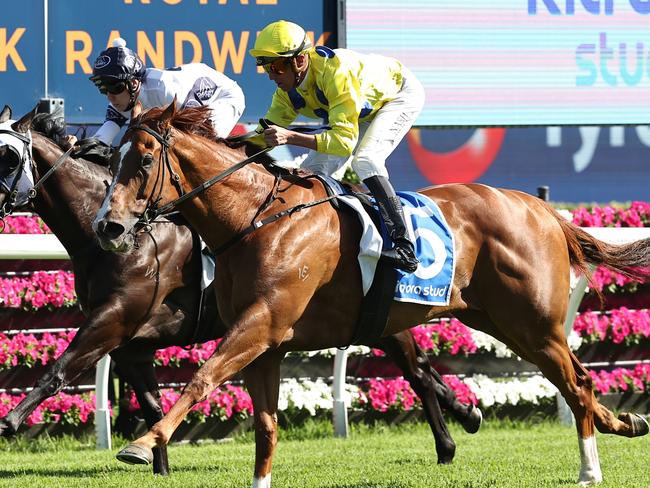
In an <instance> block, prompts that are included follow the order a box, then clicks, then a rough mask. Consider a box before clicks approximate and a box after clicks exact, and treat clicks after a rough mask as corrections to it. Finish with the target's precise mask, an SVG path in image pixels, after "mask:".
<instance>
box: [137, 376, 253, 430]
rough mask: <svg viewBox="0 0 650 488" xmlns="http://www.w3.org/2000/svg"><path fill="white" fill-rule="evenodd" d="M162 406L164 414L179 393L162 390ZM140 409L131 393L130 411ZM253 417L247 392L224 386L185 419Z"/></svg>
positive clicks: (232, 386)
mask: <svg viewBox="0 0 650 488" xmlns="http://www.w3.org/2000/svg"><path fill="white" fill-rule="evenodd" d="M160 393H161V404H162V409H163V412H164V413H167V412H168V411H169V409H170V408H171V407H172V406H173V405H174V403H176V401H177V400H178V398H179V397H180V396H181V394H180V392H179V391H176V390H173V389H164V390H161V392H160ZM139 409H140V404H139V403H138V399H137V398H136V397H135V393H133V392H132V393H131V397H130V399H129V410H131V411H135V410H139ZM251 415H253V402H252V400H251V397H250V396H249V395H248V393H247V392H246V390H244V389H243V388H241V387H239V386H234V385H224V386H221V387H219V388H217V389H216V390H214V391H213V392H212V393H210V395H209V396H208V398H207V399H206V400H204V401H202V402H200V403H198V404H196V405H194V407H192V411H191V412H190V413H189V415H188V416H187V417H186V418H185V421H186V422H190V421H192V420H198V421H204V420H205V419H207V418H211V417H213V418H218V419H219V420H227V419H229V418H233V417H234V418H237V419H245V418H247V417H249V416H251Z"/></svg>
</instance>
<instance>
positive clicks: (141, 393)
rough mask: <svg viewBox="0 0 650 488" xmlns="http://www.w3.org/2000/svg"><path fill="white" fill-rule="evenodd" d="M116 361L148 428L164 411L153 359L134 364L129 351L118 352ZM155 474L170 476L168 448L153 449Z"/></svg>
mask: <svg viewBox="0 0 650 488" xmlns="http://www.w3.org/2000/svg"><path fill="white" fill-rule="evenodd" d="M111 356H112V357H113V359H115V362H116V366H117V368H118V371H119V373H120V374H121V375H122V376H123V377H124V379H125V380H126V381H127V383H129V384H130V385H131V386H132V387H133V391H134V392H135V396H136V398H137V399H138V403H139V404H140V408H141V410H142V414H143V416H144V420H145V423H146V424H147V428H148V429H150V428H151V427H153V425H154V424H155V423H156V422H158V421H159V420H160V419H161V418H162V417H163V410H162V406H161V404H160V390H159V389H158V382H157V380H156V374H155V371H154V367H153V357H152V356H151V357H149V358H142V359H141V360H140V361H137V362H133V361H129V360H128V356H129V353H128V352H127V351H121V350H119V349H118V350H116V351H115V352H114V354H111ZM152 465H153V473H154V474H159V475H162V476H166V475H168V474H169V460H168V458H167V446H166V445H163V446H158V447H155V448H154V449H153V462H152Z"/></svg>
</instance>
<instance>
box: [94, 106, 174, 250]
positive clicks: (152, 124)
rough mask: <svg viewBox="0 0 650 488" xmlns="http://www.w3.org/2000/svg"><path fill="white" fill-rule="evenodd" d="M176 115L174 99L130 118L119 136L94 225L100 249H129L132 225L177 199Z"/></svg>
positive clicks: (133, 226)
mask: <svg viewBox="0 0 650 488" xmlns="http://www.w3.org/2000/svg"><path fill="white" fill-rule="evenodd" d="M175 115H176V104H175V100H174V102H172V103H171V104H170V105H169V106H168V107H167V108H165V109H159V108H158V109H151V110H149V111H148V112H145V113H143V114H142V115H140V116H138V117H137V118H135V119H134V120H132V122H131V124H130V127H129V129H128V130H127V132H126V133H125V135H124V137H123V138H122V141H121V145H120V149H119V152H117V151H116V154H115V155H114V156H113V160H112V167H113V181H112V182H111V185H110V187H109V189H108V191H107V193H106V196H105V198H104V202H103V203H102V206H101V208H100V210H99V212H98V214H97V216H96V217H95V221H94V222H93V229H95V232H96V234H97V236H98V238H99V242H100V244H101V246H102V247H103V248H104V249H106V250H112V251H128V250H129V249H130V248H131V246H132V244H133V242H134V228H135V227H136V224H138V223H139V222H143V221H144V220H146V218H147V215H148V214H149V213H151V212H152V211H155V209H156V208H158V207H160V206H162V205H164V204H165V203H167V202H169V201H171V200H173V199H175V198H177V197H178V196H179V188H180V187H179V186H178V185H179V183H178V177H177V176H176V173H175V170H173V169H172V167H173V165H174V161H173V158H174V155H173V154H172V151H170V150H169V149H170V145H171V142H172V141H171V134H172V120H173V119H174V117H175ZM170 183H171V184H170Z"/></svg>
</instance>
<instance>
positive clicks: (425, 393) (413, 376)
mask: <svg viewBox="0 0 650 488" xmlns="http://www.w3.org/2000/svg"><path fill="white" fill-rule="evenodd" d="M377 345H378V346H379V347H380V348H381V349H382V350H384V351H385V352H386V353H387V354H388V355H389V356H390V357H391V359H393V361H395V363H396V364H397V365H398V366H399V367H400V369H401V370H402V372H403V373H404V378H406V380H407V381H408V382H409V383H410V384H411V386H412V387H413V390H414V391H415V393H416V394H417V395H418V397H420V400H421V401H422V407H423V408H424V413H425V415H426V418H427V422H429V426H430V427H431V432H432V433H433V437H434V439H435V442H436V452H437V453H438V464H449V463H451V461H452V460H453V459H454V454H455V453H456V444H455V443H454V440H453V439H452V438H451V435H450V434H449V431H448V430H447V424H446V423H445V419H444V417H443V416H442V411H441V410H440V404H439V403H438V398H437V396H436V390H435V388H434V384H433V381H432V379H431V376H430V375H429V374H428V372H425V371H424V369H423V368H422V365H421V364H418V361H417V355H416V353H415V347H417V346H415V342H414V341H413V337H412V336H411V334H409V333H408V332H401V333H399V334H394V335H392V336H388V337H385V338H383V339H381V340H380V341H379V343H378V344H377Z"/></svg>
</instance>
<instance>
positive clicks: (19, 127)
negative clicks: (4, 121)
mask: <svg viewBox="0 0 650 488" xmlns="http://www.w3.org/2000/svg"><path fill="white" fill-rule="evenodd" d="M37 111H38V105H37V106H36V107H34V109H33V110H32V111H31V112H27V113H26V114H25V115H23V116H22V117H21V118H20V120H17V121H16V122H14V123H13V124H11V128H12V129H13V130H15V131H16V132H20V133H21V134H24V133H25V132H27V131H28V130H29V129H30V128H31V126H32V120H34V117H35V116H36V112H37Z"/></svg>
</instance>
